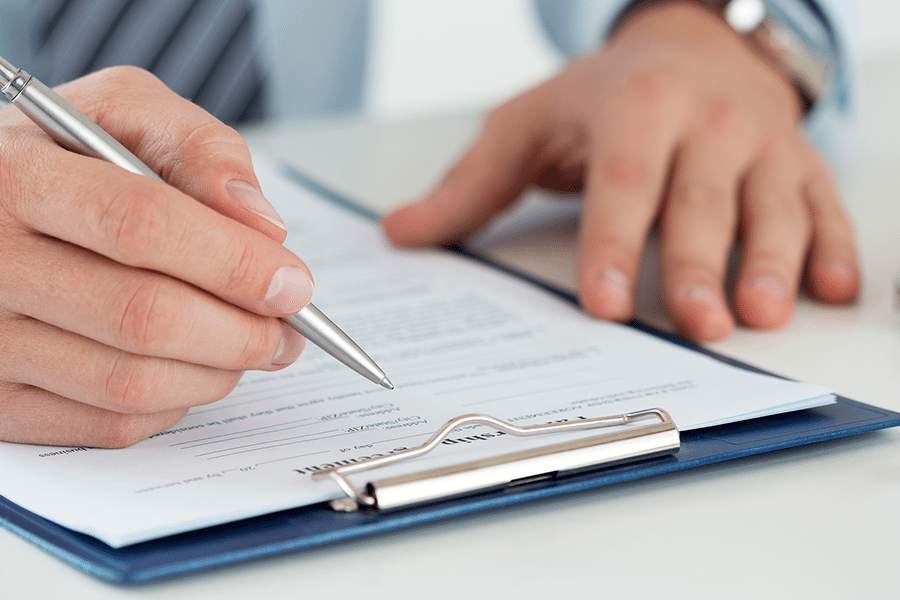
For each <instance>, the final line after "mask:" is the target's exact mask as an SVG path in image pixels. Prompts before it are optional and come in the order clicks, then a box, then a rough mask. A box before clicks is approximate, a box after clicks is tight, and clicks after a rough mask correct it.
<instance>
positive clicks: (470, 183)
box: [382, 86, 549, 246]
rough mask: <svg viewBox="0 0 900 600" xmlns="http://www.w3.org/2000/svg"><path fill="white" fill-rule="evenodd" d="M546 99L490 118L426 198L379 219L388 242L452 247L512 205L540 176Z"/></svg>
mask: <svg viewBox="0 0 900 600" xmlns="http://www.w3.org/2000/svg"><path fill="white" fill-rule="evenodd" d="M548 96H549V94H548V88H547V87H545V86H542V87H539V88H536V89H534V90H532V91H530V92H527V93H525V94H523V95H522V96H519V97H517V98H515V99H513V100H511V101H510V102H508V103H506V104H504V105H503V106H501V107H500V108H498V109H496V110H495V111H494V112H493V113H491V115H490V116H489V117H488V119H487V122H486V123H485V125H484V127H483V128H482V131H481V133H480V134H479V136H478V139H477V140H476V141H475V143H474V144H473V145H472V146H471V147H470V148H469V149H468V150H467V151H466V152H465V154H463V156H462V158H460V159H459V160H458V161H457V163H456V165H455V166H453V168H451V169H450V171H448V173H447V175H446V176H445V177H444V179H443V180H442V181H441V182H440V183H439V184H438V186H437V187H436V188H435V189H434V190H433V191H432V192H431V193H430V194H428V196H426V197H425V198H424V199H422V200H419V201H417V202H413V203H411V204H407V205H406V206H403V207H401V208H399V209H397V210H395V211H393V212H392V213H390V214H388V215H387V216H386V217H385V218H384V220H383V221H382V225H383V226H384V230H385V233H386V234H387V236H388V238H389V239H390V240H391V241H392V242H394V243H395V244H398V245H404V246H416V245H428V244H446V243H450V242H454V241H457V240H459V239H462V238H464V237H466V236H467V235H469V234H471V233H473V232H474V231H476V230H478V229H479V228H481V227H482V226H483V225H485V224H486V223H487V222H488V221H490V220H491V218H493V217H494V216H495V215H496V214H497V213H499V212H500V211H502V210H503V209H504V208H506V207H508V206H509V205H510V204H512V203H513V202H515V201H516V200H517V199H518V197H519V195H520V194H521V193H522V191H523V190H524V189H525V188H526V187H527V186H528V185H529V184H531V183H532V182H533V181H534V180H535V179H536V178H537V177H538V175H539V174H540V162H541V150H542V148H543V147H544V145H545V140H546V138H547V133H548V129H549V127H548V125H547V123H548V121H549V118H548V110H547V101H548Z"/></svg>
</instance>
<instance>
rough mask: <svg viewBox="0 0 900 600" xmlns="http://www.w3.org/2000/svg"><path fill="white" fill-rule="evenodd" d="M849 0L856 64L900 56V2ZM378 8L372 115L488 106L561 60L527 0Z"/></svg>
mask: <svg viewBox="0 0 900 600" xmlns="http://www.w3.org/2000/svg"><path fill="white" fill-rule="evenodd" d="M844 1H845V2H846V3H847V6H848V8H850V7H855V13H856V14H855V17H854V18H855V19H856V23H855V24H854V27H853V29H854V31H855V34H856V36H857V37H856V39H855V40H853V42H854V43H853V47H854V49H855V50H856V53H855V55H854V56H853V60H854V62H857V63H859V62H861V61H868V62H872V61H876V60H879V59H883V58H887V57H890V56H892V55H893V56H900V34H898V27H900V2H897V0H844ZM375 6H376V7H377V8H376V9H375V19H376V24H375V35H374V44H373V48H372V55H371V57H370V62H369V69H370V72H369V78H368V82H369V83H368V90H367V95H366V98H367V102H366V112H367V113H368V114H369V115H372V116H401V115H402V116H410V115H419V114H426V113H442V112H456V111H459V110H465V109H469V108H474V107H485V106H489V105H492V104H494V103H496V102H498V101H500V100H502V99H503V98H506V97H508V96H510V95H511V94H513V93H515V92H516V91H519V90H521V89H522V88H524V87H526V86H528V85H531V84H533V83H537V82H539V81H540V80H541V79H543V78H545V77H547V76H548V75H550V74H551V73H553V72H554V71H555V69H556V68H557V67H558V66H559V65H560V64H561V62H562V57H561V56H560V55H559V53H558V52H557V51H556V49H555V48H554V47H553V46H552V45H551V43H550V42H549V40H548V39H547V38H546V37H545V35H544V33H543V31H542V29H541V27H540V24H539V23H538V21H537V18H536V15H535V13H534V7H533V5H532V3H531V2H528V1H525V0H491V1H490V2H485V1H484V0H455V1H453V2H447V1H446V0H380V2H378V3H377V4H376V5H375ZM848 12H850V11H848ZM472 15H477V16H478V20H477V21H473V20H472ZM463 31H465V35H464V36H462V35H460V32H463Z"/></svg>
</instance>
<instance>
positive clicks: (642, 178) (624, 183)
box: [597, 152, 650, 188]
mask: <svg viewBox="0 0 900 600" xmlns="http://www.w3.org/2000/svg"><path fill="white" fill-rule="evenodd" d="M597 167H598V173H597V175H598V176H599V177H600V181H601V183H603V184H606V185H611V186H613V187H617V188H636V187H642V186H644V185H646V184H647V183H648V182H649V179H650V167H649V165H648V163H647V161H646V160H645V159H642V158H640V157H637V156H633V155H631V154H626V153H622V152H612V153H608V154H606V155H604V156H601V157H600V158H599V159H598V164H597Z"/></svg>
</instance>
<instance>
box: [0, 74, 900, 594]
mask: <svg viewBox="0 0 900 600" xmlns="http://www.w3.org/2000/svg"><path fill="white" fill-rule="evenodd" d="M898 65H900V61H894V62H890V63H883V64H871V65H867V67H866V69H864V70H863V72H862V77H861V78H862V81H863V85H862V90H863V97H862V100H861V104H860V108H861V111H860V112H861V114H862V115H863V116H862V118H861V123H860V131H861V134H860V137H861V143H860V144H859V145H858V148H859V150H858V151H857V152H856V158H855V161H854V162H855V168H854V170H853V176H852V177H851V178H850V179H849V181H848V182H847V186H846V196H847V200H848V205H849V208H850V211H851V213H852V214H853V216H854V218H855V220H856V222H857V224H858V229H859V232H860V242H861V247H862V256H863V262H864V271H865V288H864V293H863V297H862V299H861V301H860V302H859V303H858V304H857V305H856V306H853V307H850V308H828V307H823V306H818V305H814V304H813V303H811V302H809V301H802V302H801V303H800V306H799V307H798V310H797V314H796V316H795V318H794V320H793V322H792V323H791V324H790V325H789V326H788V327H786V328H785V329H783V330H781V331H778V332H774V333H760V332H752V331H746V330H739V331H738V332H736V333H735V334H734V335H732V336H731V337H730V338H729V339H728V340H726V341H724V342H721V343H718V344H715V346H714V348H715V349H716V350H719V351H721V352H724V353H726V354H730V355H733V356H735V357H738V358H740V359H743V360H746V361H748V362H750V363H754V364H757V365H759V366H761V367H765V368H768V369H771V370H774V371H777V372H780V373H784V374H786V375H790V376H792V377H796V378H800V379H805V380H809V381H815V382H818V383H822V384H825V385H828V386H831V387H832V388H834V389H835V390H838V391H840V392H842V393H844V394H846V395H848V396H850V397H853V398H858V399H860V400H863V401H868V402H872V403H876V404H880V405H882V406H885V407H890V408H893V409H895V410H900V315H898V313H897V312H896V311H895V309H894V306H893V301H892V299H893V294H892V286H893V280H894V275H895V273H896V270H898V269H900V190H898V185H897V172H896V164H897V160H896V157H897V156H898V150H900V121H898V120H897V119H896V118H893V114H894V113H895V107H896V106H900V89H898V88H897V86H896V85H894V83H893V82H892V81H891V80H890V78H889V77H888V74H891V73H896V72H898ZM892 86H893V88H892ZM477 125H478V122H477V119H476V118H474V117H472V116H457V117H447V118H432V119H425V120H414V121H406V122H395V123H382V124H375V123H367V122H360V121H335V122H329V123H317V124H309V125H305V126H299V125H298V126H279V127H271V128H268V129H261V130H256V131H253V132H250V133H249V137H250V139H251V140H252V144H253V145H254V147H255V148H257V149H266V150H268V151H270V152H274V153H276V154H277V155H279V156H280V157H282V158H283V159H285V160H289V161H292V162H293V163H294V164H295V165H297V166H298V167H300V168H301V169H303V170H305V171H307V172H309V173H312V174H315V175H316V176H317V177H319V178H320V179H321V180H323V181H325V182H326V183H328V184H329V185H331V186H333V187H335V188H336V189H338V190H340V191H342V192H344V193H346V194H348V195H350V196H352V197H355V198H358V199H360V200H363V201H365V202H367V203H368V204H369V205H371V206H373V207H376V208H379V209H384V208H385V207H387V206H389V205H391V204H394V203H396V202H399V201H402V200H404V199H406V198H409V197H413V196H415V195H416V194H419V193H421V192H422V191H423V190H425V189H427V187H428V185H429V184H430V183H431V182H432V181H433V180H434V179H435V178H436V177H437V176H438V174H439V173H440V172H441V170H442V169H443V168H444V166H445V165H446V164H447V163H448V162H449V161H450V160H451V159H452V157H453V156H454V155H455V154H456V153H457V152H458V151H459V150H460V149H461V148H462V147H463V146H464V145H465V143H466V141H467V140H468V139H470V137H471V136H472V135H473V134H474V132H475V131H476V130H477ZM276 201H277V199H276ZM534 204H535V206H533V207H531V208H532V210H529V211H526V213H527V214H525V215H524V216H522V215H520V216H522V218H521V219H519V220H518V221H517V224H516V225H515V226H516V227H519V228H521V227H522V223H523V222H524V223H525V229H528V230H529V231H528V232H527V233H526V234H524V235H519V236H517V237H515V238H514V239H511V238H510V237H508V234H505V233H504V232H503V231H502V230H501V231H499V232H495V233H494V234H493V236H492V239H491V240H488V242H486V243H484V244H483V246H484V248H486V249H487V250H488V251H489V252H490V253H491V254H492V255H493V256H494V257H495V258H498V259H500V260H503V261H506V262H509V263H511V264H514V265H515V266H517V267H519V268H523V269H526V270H528V271H530V272H532V273H536V274H539V275H541V276H543V277H546V278H548V279H549V280H551V281H553V282H554V283H557V284H560V285H567V286H570V287H571V285H572V282H573V269H572V255H573V247H572V231H573V227H574V221H573V218H572V215H571V212H569V213H568V214H567V213H566V212H565V210H563V212H562V214H560V211H559V210H555V209H553V210H549V212H548V213H542V212H540V211H542V210H543V211H546V210H548V209H547V208H546V206H542V205H541V203H540V201H539V200H535V201H534ZM534 210H537V211H538V213H539V214H540V215H544V216H545V217H547V218H548V219H549V220H550V225H549V226H548V227H545V228H541V229H538V228H535V227H533V216H534V214H535V213H534V212H533V211H534ZM529 219H532V221H529ZM651 262H652V260H651ZM652 271H653V265H652V264H651V265H650V266H649V268H648V272H649V273H650V275H651V276H649V277H647V278H645V281H644V282H643V284H642V293H641V301H640V310H639V313H640V316H641V317H642V318H644V319H647V320H649V321H651V322H654V323H657V324H662V325H664V324H665V317H664V315H663V314H662V310H661V307H660V305H659V302H658V300H657V299H656V298H657V296H658V295H657V294H656V288H655V284H654V282H653V277H652ZM898 548H900V431H891V432H883V433H878V434H873V435H867V436H863V437H860V438H856V439H852V440H847V441H842V442H837V443H831V444H825V445H819V446H815V447H811V448H807V449H801V450H795V451H790V452H784V453H781V454H775V455H770V456H766V457H760V458H754V459H749V460H743V461H739V462H737V463H731V464H726V465H720V466H716V467H711V468H705V469H701V470H697V471H694V472H688V473H684V474H680V475H675V476H666V477H661V478H656V479H653V480H648V481H643V482H638V483H633V484H628V485H624V486H618V487H615V488H610V489H604V490H599V491H595V492H590V493H584V494H580V495H576V496H573V497H568V498H563V499H557V500H552V501H548V502H541V503H538V504H532V505H528V506H523V507H519V508H514V509H511V510H504V511H501V512H494V513H489V514H482V515H479V516H475V517H470V518H464V519H458V520H456V521H452V522H449V523H444V524H441V525H435V526H429V527H426V528H423V529H416V530H411V531H406V532H402V533H396V534H392V535H389V536H383V537H378V538H374V539H369V540H366V541H361V542H355V543H351V544H343V545H339V546H335V547H330V548H326V549H323V550H318V551H315V552H309V553H301V554H294V555H290V556H286V557H280V558H275V559H270V560H263V561H258V562H255V563H251V564H246V565H240V566H235V567H231V568H227V569H222V570H218V571H214V572H210V573H205V574H201V575H198V576H194V577H188V578H183V579H180V580H175V581H171V582H166V583H162V584H157V585H151V586H146V587H142V588H136V589H124V588H116V587H113V586H109V585H106V584H103V583H100V582H97V581H95V580H93V579H91V578H89V577H87V576H85V575H82V574H80V573H78V572H76V571H75V570H73V569H71V568H70V567H67V566H65V565H63V564H61V563H60V562H58V561H57V560H56V559H53V558H51V557H49V556H48V555H46V554H44V553H43V552H41V551H40V550H38V549H37V548H35V547H33V546H31V545H30V544H28V543H26V542H23V541H22V540H20V539H18V538H17V537H15V536H13V535H11V534H9V533H6V532H0V557H2V558H0V597H10V598H13V597H26V595H32V596H33V597H41V598H44V597H60V598H105V597H115V596H119V595H134V596H146V597H160V598H163V597H164V598H171V597H176V596H178V597H180V596H184V597H192V598H216V599H217V600H221V599H223V598H260V597H270V596H271V597H292V598H301V597H305V598H328V597H330V595H332V594H342V595H344V594H346V595H347V596H350V595H352V596H353V597H356V598H365V597H372V598H381V597H385V598H386V597H400V598H420V597H425V596H428V595H433V596H435V597H456V598H462V597H467V596H471V597H482V598H488V597H497V598H507V597H510V598H511V597H513V594H515V595H516V596H521V597H528V598H532V597H534V598H538V597H546V596H547V595H550V594H559V593H560V592H562V593H567V594H568V593H573V595H575V597H588V594H591V595H593V596H595V597H599V596H600V595H601V594H602V595H605V596H608V597H620V596H622V595H624V596H638V597H660V598H663V597H666V598H681V597H684V598H704V597H709V598H720V597H730V598H745V597H746V598H759V597H765V598H768V597H772V598H798V597H820V598H850V597H859V598H875V597H897V596H898V590H900V583H898V581H897V579H896V572H897V569H898V568H900V552H898Z"/></svg>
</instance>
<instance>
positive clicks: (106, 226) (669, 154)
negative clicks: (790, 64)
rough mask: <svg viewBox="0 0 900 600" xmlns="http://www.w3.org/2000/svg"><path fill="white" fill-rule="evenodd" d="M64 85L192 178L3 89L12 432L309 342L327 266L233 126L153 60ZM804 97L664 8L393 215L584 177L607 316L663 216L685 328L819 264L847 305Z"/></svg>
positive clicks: (586, 238)
mask: <svg viewBox="0 0 900 600" xmlns="http://www.w3.org/2000/svg"><path fill="white" fill-rule="evenodd" d="M59 91H60V93H62V94H63V95H64V96H66V97H68V98H69V99H70V100H71V101H72V102H73V103H74V104H75V105H76V106H78V107H79V108H80V109H81V110H83V111H84V112H86V113H87V114H88V115H89V116H90V117H92V118H93V119H95V120H96V121H98V122H99V123H100V125H101V126H102V127H104V128H105V129H107V130H108V131H109V132H110V133H112V135H113V136H114V137H116V138H117V139H119V140H120V141H122V143H123V144H125V145H126V146H127V147H128V148H129V149H131V150H132V151H133V152H134V153H135V154H137V155H138V156H139V157H141V158H142V159H143V160H144V161H145V162H146V163H147V164H149V165H150V166H151V167H152V168H153V169H154V170H156V171H157V172H158V173H160V175H161V176H162V177H163V179H164V180H165V181H167V182H168V183H169V184H170V185H168V186H167V185H163V184H160V183H157V182H154V181H150V180H149V179H148V178H144V177H140V176H136V175H132V174H130V173H127V172H125V171H123V170H122V169H119V168H117V167H114V166H112V165H109V164H107V163H104V162H101V161H98V160H96V159H92V158H86V157H82V156H78V155H76V154H73V153H71V152H68V151H66V150H63V149H61V148H59V147H58V146H56V145H55V144H54V143H52V142H51V141H50V140H49V138H47V137H46V135H45V134H44V133H43V132H41V131H40V130H39V129H38V128H37V127H36V126H34V125H33V124H31V123H30V122H29V121H28V120H27V119H25V117H23V116H22V115H20V114H19V113H18V112H17V111H16V110H15V109H14V108H12V107H5V108H3V109H0V157H2V160H3V163H4V164H3V169H2V171H0V256H3V257H4V259H3V261H0V355H2V356H3V358H4V359H3V361H0V440H4V441H12V442H28V443H39V444H60V445H83V446H99V447H123V446H128V445H130V444H133V443H134V442H136V441H138V440H140V439H143V438H145V437H147V436H149V435H152V434H153V433H156V432H159V431H161V430H163V429H165V428H167V427H169V426H171V425H172V424H174V423H175V422H176V421H177V420H178V419H180V418H181V417H182V416H183V415H184V414H185V412H186V411H187V409H188V408H190V407H191V406H195V405H199V404H205V403H208V402H213V401H215V400H218V399H220V398H222V397H223V396H224V395H226V394H227V393H228V392H229V391H231V389H233V387H234V386H235V385H236V384H237V381H238V379H239V378H240V375H241V373H242V372H243V371H244V370H247V369H262V370H277V369H280V368H283V367H284V366H286V365H288V364H290V363H292V362H293V361H294V360H296V359H297V357H298V356H299V354H300V352H301V351H302V349H303V339H302V338H301V337H300V336H299V335H297V334H296V333H294V332H293V331H291V330H290V329H288V328H287V327H286V326H284V325H283V324H281V323H280V322H279V321H278V320H277V319H276V318H275V317H278V316H281V315H286V314H289V313H292V312H295V311H296V310H299V309H300V308H301V307H302V306H303V305H305V304H306V303H307V302H308V301H309V299H310V296H311V294H312V290H313V285H312V280H311V275H310V274H309V271H308V269H307V268H306V266H305V265H304V264H303V262H302V261H301V260H300V259H299V258H298V257H296V256H294V255H293V254H292V253H291V252H289V251H288V250H286V249H285V248H284V247H283V246H282V242H283V241H284V238H285V235H286V233H285V230H284V227H283V225H282V224H281V222H280V220H279V218H278V216H277V214H276V213H275V212H274V210H273V209H272V208H271V206H270V205H268V204H267V203H266V202H265V200H264V198H263V196H262V195H261V193H260V191H259V183H258V181H257V179H256V176H255V175H254V173H253V168H252V164H251V161H250V156H249V153H248V152H247V148H246V146H245V145H244V143H243V140H242V139H241V138H240V136H239V135H238V134H237V133H236V132H235V131H234V130H232V129H230V128H229V127H226V126H225V125H222V124H221V123H219V122H217V121H216V120H215V119H213V118H212V117H211V116H210V115H208V114H207V113H205V112H204V111H203V110H201V109H200V108H198V107H196V106H194V105H192V104H190V103H189V102H187V101H185V100H183V99H181V98H179V97H178V96H176V95H175V94H173V93H172V92H170V91H169V90H167V89H166V88H165V87H164V86H163V85H162V84H161V83H160V82H159V81H158V80H156V79H155V78H154V77H153V76H152V75H149V74H147V73H146V72H143V71H140V70H137V69H133V68H114V69H108V70H104V71H100V72H98V73H95V74H92V75H89V76H87V77H84V78H81V79H79V80H76V81H74V82H71V83H69V84H67V85H64V86H62V87H61V88H60V89H59ZM801 116H802V115H801V110H800V106H799V102H798V99H797V97H796V94H795V92H794V90H793V88H792V86H791V85H790V84H789V83H788V82H787V81H786V80H785V79H784V78H783V77H782V76H781V75H780V74H779V73H778V71H777V70H776V69H774V68H773V67H771V66H770V65H768V64H767V63H766V62H764V61H763V60H762V59H761V58H759V56H758V55H757V54H756V53H755V52H754V51H753V50H752V49H750V48H749V47H748V46H747V45H746V43H745V42H744V41H743V40H741V39H740V38H739V37H737V36H736V35H735V34H734V33H733V32H731V31H730V30H729V29H728V28H727V27H726V26H725V25H724V24H723V23H722V22H721V21H720V20H719V19H718V18H716V17H715V16H714V15H712V14H710V13H708V12H706V11H705V10H704V9H702V8H700V7H698V6H696V5H695V4H693V3H684V2H670V3H664V4H660V5H657V6H656V7H654V8H650V9H646V10H641V11H638V12H636V13H634V14H633V15H632V16H630V17H629V18H628V19H627V21H626V22H625V23H624V24H623V25H622V26H621V27H620V28H619V30H618V31H617V32H616V33H615V35H614V37H613V38H612V40H611V41H610V42H609V43H608V44H607V45H606V46H605V47H604V48H603V49H601V50H599V51H598V52H596V53H595V54H593V55H591V56H588V57H585V58H584V59H581V60H579V61H576V62H574V63H573V64H571V65H570V66H569V67H568V68H566V69H565V70H564V71H562V72H561V73H560V74H559V75H558V76H557V77H555V78H553V79H552V80H550V81H548V82H547V83H545V84H543V85H541V86H539V87H537V88H535V89H533V90H531V91H528V92H526V93H525V94H522V95H521V96H519V97H517V98H514V99H513V100H511V101H509V102H507V103H506V104H504V105H503V106H501V107H500V108H498V109H496V110H495V111H494V112H493V113H492V114H491V116H490V118H489V119H488V121H487V124H486V126H485V128H484V130H483V132H482V134H481V136H480V137H479V139H478V140H477V141H476V142H475V144H474V145H473V146H472V147H471V148H470V149H469V151H468V152H467V153H466V154H465V155H464V156H463V157H462V159H461V160H460V161H459V163H458V164H457V165H456V166H455V167H454V168H453V169H452V170H451V171H450V173H449V174H448V175H447V176H446V178H445V179H444V180H443V182H442V183H441V184H440V185H439V186H438V187H437V189H435V190H434V191H433V192H432V193H431V194H430V195H429V196H428V197H427V198H425V199H424V200H422V201H420V202H417V203H414V204H411V205H409V206H406V207H404V208H401V209H400V210H398V211H396V212H395V213H393V214H391V215H390V216H388V217H387V218H386V219H385V222H384V226H385V229H386V231H387V234H388V235H389V237H390V238H391V239H392V240H393V241H395V242H396V243H398V244H402V245H422V244H439V243H445V242H450V241H454V240H457V239H460V238H463V237H465V236H466V235H469V234H470V233H472V232H474V231H476V230H478V229H479V228H481V227H482V226H483V225H485V224H486V223H487V222H488V221H489V220H490V219H491V218H493V217H494V216H495V215H497V214H498V213H500V212H501V211H502V210H503V209H504V208H506V207H508V206H509V205H511V204H512V203H513V202H515V201H516V199H517V197H518V196H519V194H520V192H522V190H524V189H525V188H526V187H527V186H529V185H532V184H538V185H542V186H545V187H548V188H552V189H562V190H583V192H584V210H583V217H582V223H581V232H580V240H579V246H580V251H579V265H580V266H579V273H580V275H579V287H580V295H581V301H582V303H583V304H584V307H585V309H586V310H587V311H588V312H589V313H591V314H593V315H595V316H597V317H600V318H606V319H616V320H624V319H628V318H629V317H630V316H631V315H632V312H633V297H634V282H635V281H636V276H637V269H638V265H639V263H640V257H641V252H642V249H643V246H644V242H645V240H646V236H647V234H648V231H649V230H650V228H651V226H652V225H653V224H654V223H655V222H657V221H658V222H659V227H660V231H661V235H662V252H663V283H664V289H665V295H666V302H667V305H668V307H669V310H670V312H671V315H672V317H673V319H674V320H675V322H676V323H677V324H678V325H679V327H680V328H681V330H682V332H684V333H685V334H686V335H688V336H690V337H693V338H695V339H698V340H709V339H716V338H720V337H722V336H724V335H726V334H727V333H728V332H729V331H730V330H731V329H732V327H733V326H734V322H735V319H738V320H740V321H742V322H744V323H746V324H748V325H750V326H753V327H776V326H779V325H781V324H783V323H785V322H786V321H787V320H788V319H789V317H790V313H791V310H792V308H793V303H794V298H795V296H796V294H797V289H798V287H799V285H800V282H801V279H803V278H804V277H805V280H806V284H807V287H808V288H809V290H810V292H811V293H812V294H813V295H814V296H815V297H817V298H819V299H821V300H823V301H826V302H848V301H850V300H852V299H853V298H854V297H855V296H856V294H857V290H858V286H859V283H858V272H857V267H856V256H855V250H854V244H853V236H852V233H851V229H850V226H849V224H848V222H847V219H846V217H845V216H844V214H843V212H842V210H841V208H840V205H839V203H838V200H837V195H836V193H835V191H834V187H833V185H832V184H831V183H830V181H829V178H828V173H827V169H826V168H825V166H824V164H823V162H822V161H821V159H820V158H819V157H818V156H817V155H816V153H815V151H814V150H813V149H812V148H811V147H810V145H809V143H808V142H807V141H806V140H805V139H804V137H803V135H802V133H801V131H800V128H799V126H798V122H799V120H800V119H801ZM235 182H237V183H235ZM737 239H740V241H741V267H740V273H739V275H738V279H737V284H736V288H735V290H734V295H733V303H732V306H731V307H729V304H728V303H727V301H726V295H725V289H724V283H723V277H724V271H725V262H726V257H727V254H728V252H729V250H730V248H731V247H732V245H733V244H734V243H735V241H736V240H737Z"/></svg>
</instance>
